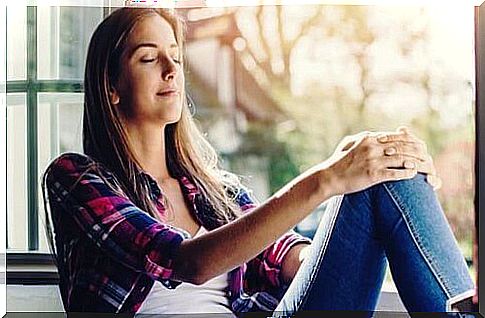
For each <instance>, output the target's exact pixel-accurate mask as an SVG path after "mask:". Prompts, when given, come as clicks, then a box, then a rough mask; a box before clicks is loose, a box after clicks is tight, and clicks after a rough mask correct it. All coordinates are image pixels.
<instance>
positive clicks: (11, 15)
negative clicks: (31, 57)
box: [7, 5, 27, 80]
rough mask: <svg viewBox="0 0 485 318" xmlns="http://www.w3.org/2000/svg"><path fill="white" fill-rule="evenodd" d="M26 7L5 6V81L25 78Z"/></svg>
mask: <svg viewBox="0 0 485 318" xmlns="http://www.w3.org/2000/svg"><path fill="white" fill-rule="evenodd" d="M26 39H27V7H25V6H22V5H14V6H7V80H22V79H25V78H26V76H27V71H26V70H27V67H26V65H27V62H26V61H27V45H26V41H27V40H26Z"/></svg>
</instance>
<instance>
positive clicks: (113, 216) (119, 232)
mask: <svg viewBox="0 0 485 318" xmlns="http://www.w3.org/2000/svg"><path fill="white" fill-rule="evenodd" d="M93 163H94V161H93V159H91V158H90V157H88V156H86V155H83V154H78V153H66V154H63V155H61V156H59V157H58V158H57V159H56V160H54V161H53V162H52V163H51V164H50V166H49V168H48V170H47V178H46V191H47V194H48V198H49V206H50V210H51V215H52V220H53V227H54V238H55V247H56V251H57V259H56V261H57V266H58V271H59V277H60V282H59V287H60V292H61V296H62V301H63V305H64V308H65V310H66V311H68V312H73V311H75V312H86V311H88V312H112V313H121V312H123V313H133V314H134V313H136V312H137V310H138V308H139V307H140V306H141V304H142V303H143V301H144V300H145V298H146V296H147V295H148V293H149V292H150V289H151V287H152V286H153V283H154V281H155V280H158V281H160V282H161V283H162V284H163V285H164V286H165V287H167V288H170V289H173V288H176V287H177V286H178V285H179V284H180V283H181V282H178V281H174V280H171V276H172V271H173V268H172V258H173V256H174V255H175V253H176V251H177V248H178V247H179V245H180V244H181V242H182V241H183V240H185V239H190V238H191V236H190V234H189V233H188V232H186V231H184V230H183V229H179V228H176V227H173V226H170V225H168V224H164V223H161V222H159V221H158V220H156V219H155V218H153V217H151V216H150V215H149V214H148V213H146V212H144V211H142V210H141V209H139V208H138V207H137V206H135V205H134V204H133V203H132V202H131V201H130V200H129V199H128V198H127V196H126V195H124V194H123V193H122V192H120V191H117V190H116V189H113V187H112V186H108V183H107V180H109V179H110V178H111V180H114V176H113V174H112V173H110V172H109V171H108V170H107V169H105V168H102V166H100V167H101V169H98V170H97V171H92V170H89V169H87V168H88V167H89V166H92V165H93ZM144 175H145V176H146V177H147V178H149V184H150V191H151V194H152V195H151V197H152V198H153V199H154V200H155V201H156V203H157V207H158V209H159V210H160V211H161V212H163V211H162V210H163V209H164V207H163V205H162V204H161V203H160V202H161V201H162V200H160V196H161V195H162V193H161V191H160V189H159V187H158V185H157V183H156V182H155V181H154V180H153V179H152V178H151V177H150V176H149V175H148V174H144ZM179 183H180V185H181V188H182V192H183V194H184V196H185V198H186V200H187V202H189V209H191V212H193V213H197V210H198V209H201V208H203V207H201V206H199V205H200V203H197V202H201V201H200V200H195V198H196V197H197V196H199V195H200V192H199V191H198V189H197V188H196V187H195V186H194V185H193V184H192V183H191V182H190V181H189V179H188V178H187V177H181V178H180V179H179ZM236 200H237V203H238V204H239V206H240V207H241V209H242V211H245V212H249V211H251V210H252V209H253V208H255V207H256V204H255V203H254V201H253V200H252V199H251V198H250V196H249V194H248V192H247V191H244V190H242V191H240V193H239V195H238V196H237V199H236ZM202 202H204V201H202ZM310 242H311V241H310V239H308V238H306V237H303V236H301V235H299V234H297V233H296V232H294V231H293V230H292V231H289V232H287V233H286V234H284V235H283V236H282V237H280V238H279V239H278V240H277V241H276V242H274V243H273V244H272V245H270V246H269V247H268V248H266V249H265V250H264V251H263V252H261V253H260V254H259V255H258V256H257V257H255V258H254V259H252V260H250V261H248V262H246V263H244V264H241V265H240V266H239V267H237V268H235V269H234V270H232V271H231V272H229V275H228V277H229V278H228V279H229V282H228V285H229V287H228V290H227V296H228V297H229V301H230V304H231V307H232V311H233V312H234V313H236V314H237V313H238V312H249V311H272V310H274V308H276V306H277V304H278V302H279V301H280V300H281V297H282V296H283V294H284V292H285V291H286V289H287V288H288V285H285V284H283V283H282V280H281V277H280V270H281V264H282V261H283V258H284V256H285V255H286V253H287V252H288V251H289V250H290V248H291V247H292V246H293V245H295V244H297V243H310Z"/></svg>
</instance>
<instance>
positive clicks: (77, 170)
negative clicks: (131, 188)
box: [44, 152, 113, 183]
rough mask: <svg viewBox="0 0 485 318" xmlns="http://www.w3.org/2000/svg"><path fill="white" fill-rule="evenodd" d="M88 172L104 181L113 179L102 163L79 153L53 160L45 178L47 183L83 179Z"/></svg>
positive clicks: (63, 155) (62, 155)
mask: <svg viewBox="0 0 485 318" xmlns="http://www.w3.org/2000/svg"><path fill="white" fill-rule="evenodd" d="M88 172H89V173H90V174H91V175H94V176H99V177H102V178H103V179H105V178H113V175H112V173H111V172H110V171H109V170H108V169H106V168H105V167H104V166H103V165H102V164H101V163H99V162H97V161H96V160H94V159H93V158H91V157H90V156H88V155H85V154H82V153H78V152H66V153H63V154H61V155H59V156H58V157H56V158H55V159H53V160H52V161H51V162H50V164H49V165H48V166H47V168H46V170H45V172H44V178H45V180H46V182H47V183H49V182H52V181H60V180H63V181H67V180H69V179H71V180H72V179H73V178H75V179H78V178H80V177H83V176H85V175H86V174H87V173H88Z"/></svg>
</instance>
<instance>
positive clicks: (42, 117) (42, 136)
mask: <svg viewBox="0 0 485 318" xmlns="http://www.w3.org/2000/svg"><path fill="white" fill-rule="evenodd" d="M38 109H39V112H38V118H37V120H38V123H39V130H38V137H37V138H38V143H39V152H38V155H39V165H38V171H39V178H38V179H39V180H42V174H43V173H44V170H45V169H46V167H47V166H48V164H49V163H50V162H51V160H53V159H54V158H55V157H57V156H58V155H59V154H60V153H63V152H66V151H76V152H81V151H82V138H81V137H82V135H81V133H82V112H83V94H79V93H78V94H76V93H58V94H50V93H44V94H39V107H38ZM44 223H45V222H44V205H43V200H42V192H41V189H40V188H39V235H40V237H39V250H40V251H44V252H46V251H48V245H47V241H46V236H45V225H44Z"/></svg>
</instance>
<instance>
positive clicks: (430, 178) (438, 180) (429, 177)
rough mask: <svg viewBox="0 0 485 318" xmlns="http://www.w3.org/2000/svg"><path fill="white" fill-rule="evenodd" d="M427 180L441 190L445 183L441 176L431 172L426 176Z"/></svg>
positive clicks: (434, 187)
mask: <svg viewBox="0 0 485 318" xmlns="http://www.w3.org/2000/svg"><path fill="white" fill-rule="evenodd" d="M426 181H427V182H428V183H429V185H431V186H432V187H433V189H434V190H435V191H436V190H439V189H440V188H441V186H442V184H443V182H442V181H441V178H440V177H438V176H437V175H434V174H429V175H427V176H426Z"/></svg>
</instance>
